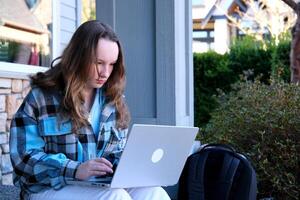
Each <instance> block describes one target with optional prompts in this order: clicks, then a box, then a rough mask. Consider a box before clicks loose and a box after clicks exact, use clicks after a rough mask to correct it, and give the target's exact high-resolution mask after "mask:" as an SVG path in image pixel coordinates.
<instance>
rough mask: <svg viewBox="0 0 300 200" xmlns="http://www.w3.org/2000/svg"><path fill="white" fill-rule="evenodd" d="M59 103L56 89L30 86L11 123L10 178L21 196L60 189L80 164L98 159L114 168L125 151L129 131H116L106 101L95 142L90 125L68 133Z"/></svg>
mask: <svg viewBox="0 0 300 200" xmlns="http://www.w3.org/2000/svg"><path fill="white" fill-rule="evenodd" d="M61 100H62V96H61V94H60V93H59V92H57V91H51V90H43V89H40V88H37V87H34V88H32V90H31V91H30V92H29V93H28V95H27V96H26V97H25V99H24V101H23V103H22V105H21V106H20V108H19V109H18V111H17V112H16V114H15V115H14V117H13V119H12V122H11V128H10V155H11V161H12V165H13V168H14V174H13V175H14V176H13V178H14V184H15V185H17V186H20V187H21V189H22V193H23V195H26V194H29V193H35V192H39V191H41V190H42V189H46V188H50V187H52V188H54V189H59V188H61V187H62V186H64V185H65V184H67V180H70V179H75V173H76V169H77V168H78V166H79V165H80V163H81V162H84V161H86V160H89V159H90V158H94V157H96V156H98V157H105V158H107V159H109V160H110V161H111V162H112V163H114V164H117V162H118V159H119V158H120V156H121V153H122V151H123V149H124V147H125V143H126V140H127V129H124V130H118V129H116V126H115V124H116V121H115V120H116V113H115V107H114V106H112V105H111V104H108V103H104V105H103V109H102V113H101V117H100V132H99V134H98V138H96V136H95V135H96V134H94V132H93V129H92V127H91V125H89V126H86V127H82V128H81V129H80V131H79V133H77V134H75V133H72V123H71V120H70V118H68V117H66V116H63V115H62V114H61V112H60V111H59V104H60V102H61ZM78 149H81V151H78ZM79 152H81V155H79V154H80V153H79ZM78 158H80V160H79V159H78Z"/></svg>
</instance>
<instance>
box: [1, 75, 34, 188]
mask: <svg viewBox="0 0 300 200" xmlns="http://www.w3.org/2000/svg"><path fill="white" fill-rule="evenodd" d="M29 89H30V87H29V81H28V79H10V78H0V185H1V184H3V185H12V184H13V183H12V171H13V168H12V166H11V162H10V156H9V128H10V122H11V118H12V116H13V115H14V113H15V112H16V110H17V109H18V108H19V106H20V105H21V103H22V101H23V99H24V97H25V96H26V95H27V93H28V91H29Z"/></svg>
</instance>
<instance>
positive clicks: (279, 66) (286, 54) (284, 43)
mask: <svg viewBox="0 0 300 200" xmlns="http://www.w3.org/2000/svg"><path fill="white" fill-rule="evenodd" d="M290 51H291V35H290V34H283V35H282V37H280V40H279V43H278V44H277V46H276V47H275V49H274V52H273V53H272V60H271V63H272V76H273V77H274V78H275V79H279V80H283V81H285V82H290V77H291V70H290Z"/></svg>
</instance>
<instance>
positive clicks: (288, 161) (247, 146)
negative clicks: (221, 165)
mask: <svg viewBox="0 0 300 200" xmlns="http://www.w3.org/2000/svg"><path fill="white" fill-rule="evenodd" d="M299 113H300V87H299V86H298V85H295V84H288V83H283V82H274V81H271V83H270V84H269V85H265V84H262V83H260V82H259V81H255V82H249V81H248V82H244V83H238V84H236V86H235V90H234V91H233V92H231V93H230V94H229V95H227V96H226V95H225V96H224V95H222V96H220V107H219V108H217V109H216V110H215V111H214V112H213V113H212V119H211V121H210V123H209V125H208V126H207V128H206V134H205V135H204V137H203V138H202V141H203V142H221V143H227V144H228V143H230V144H232V145H233V146H235V147H236V148H237V149H238V150H239V151H240V152H243V153H246V155H248V156H249V158H250V159H251V160H252V163H253V165H254V167H255V169H256V173H257V177H258V190H259V195H258V197H259V198H261V197H267V196H272V197H275V199H287V200H289V199H293V200H296V199H298V198H299V195H300V194H299V191H300V187H299V152H300V141H299V138H300V117H299Z"/></svg>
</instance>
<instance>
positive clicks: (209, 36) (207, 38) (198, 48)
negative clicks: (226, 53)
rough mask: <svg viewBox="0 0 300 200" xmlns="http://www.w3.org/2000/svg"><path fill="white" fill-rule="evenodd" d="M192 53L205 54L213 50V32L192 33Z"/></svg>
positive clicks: (197, 31)
mask: <svg viewBox="0 0 300 200" xmlns="http://www.w3.org/2000/svg"><path fill="white" fill-rule="evenodd" d="M193 42H194V44H195V45H194V48H193V51H194V52H205V51H208V50H213V49H214V31H213V30H211V29H208V30H195V31H193Z"/></svg>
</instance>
